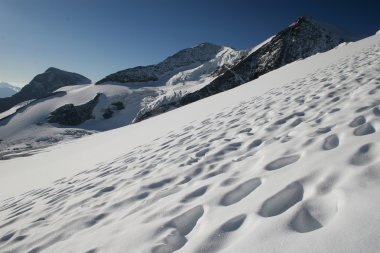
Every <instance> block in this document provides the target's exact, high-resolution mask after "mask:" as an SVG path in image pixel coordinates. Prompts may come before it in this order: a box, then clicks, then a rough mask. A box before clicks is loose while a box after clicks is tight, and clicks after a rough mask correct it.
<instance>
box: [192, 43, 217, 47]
mask: <svg viewBox="0 0 380 253" xmlns="http://www.w3.org/2000/svg"><path fill="white" fill-rule="evenodd" d="M201 47H221V46H219V45H216V44H213V43H210V42H202V43H199V44H197V45H196V46H194V47H193V48H201Z"/></svg>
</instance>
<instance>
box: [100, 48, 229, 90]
mask: <svg viewBox="0 0 380 253" xmlns="http://www.w3.org/2000/svg"><path fill="white" fill-rule="evenodd" d="M223 50H225V48H224V47H222V46H218V45H214V44H211V43H201V44H199V45H197V46H195V47H193V48H187V49H184V50H181V51H179V52H178V53H176V54H174V55H172V56H170V57H168V58H166V59H165V60H164V61H162V62H160V63H158V64H156V65H149V66H145V67H143V66H139V67H135V68H130V69H126V70H122V71H119V72H116V73H114V74H111V75H109V76H107V77H105V78H103V79H102V80H100V81H98V82H97V84H102V83H106V82H117V83H147V82H154V83H156V85H157V83H159V84H161V85H162V84H164V82H165V81H166V80H162V79H168V78H170V77H172V76H173V75H175V74H177V73H178V72H181V71H185V70H188V69H194V68H196V67H198V66H200V65H202V64H203V63H205V62H208V61H210V60H212V59H214V58H215V56H216V55H217V54H218V53H220V52H221V51H223ZM225 53H226V52H225ZM159 81H161V82H159ZM144 85H145V86H146V84H144ZM140 86H142V85H141V84H140Z"/></svg>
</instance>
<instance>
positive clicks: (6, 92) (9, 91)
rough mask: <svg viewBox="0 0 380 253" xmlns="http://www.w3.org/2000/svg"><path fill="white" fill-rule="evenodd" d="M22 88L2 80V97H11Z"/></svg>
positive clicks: (0, 94)
mask: <svg viewBox="0 0 380 253" xmlns="http://www.w3.org/2000/svg"><path fill="white" fill-rule="evenodd" d="M20 89H21V88H19V87H17V86H13V85H11V84H9V83H5V82H0V98H6V97H10V96H12V95H14V94H16V93H17V92H19V91H20Z"/></svg>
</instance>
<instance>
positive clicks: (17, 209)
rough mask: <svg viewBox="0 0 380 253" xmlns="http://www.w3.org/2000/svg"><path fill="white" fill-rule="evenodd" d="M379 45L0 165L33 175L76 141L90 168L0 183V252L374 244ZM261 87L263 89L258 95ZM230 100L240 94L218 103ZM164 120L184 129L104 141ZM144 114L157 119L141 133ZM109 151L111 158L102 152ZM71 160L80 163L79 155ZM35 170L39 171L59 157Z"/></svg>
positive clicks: (324, 248)
mask: <svg viewBox="0 0 380 253" xmlns="http://www.w3.org/2000/svg"><path fill="white" fill-rule="evenodd" d="M379 41H380V37H379V36H377V37H374V38H371V39H370V40H368V41H367V42H365V41H364V42H360V43H362V44H357V46H356V47H354V46H355V45H356V44H355V45H348V46H343V47H340V48H339V49H337V50H336V51H335V52H332V53H331V52H329V53H327V54H326V55H325V56H326V57H327V56H331V57H332V56H334V57H336V58H334V59H335V60H332V61H331V63H329V64H328V65H327V64H325V65H321V66H322V67H319V68H318V69H317V71H315V72H311V73H308V74H307V75H300V74H297V70H298V69H299V68H300V67H301V66H302V65H305V64H306V66H308V67H310V66H314V65H315V64H317V63H318V60H320V59H326V58H319V57H323V55H320V56H317V57H315V58H313V59H308V60H306V61H304V62H298V63H296V64H295V65H291V66H288V67H287V68H286V69H285V70H287V71H292V72H291V74H292V75H295V76H296V77H297V78H293V77H292V78H293V79H286V80H290V81H286V82H284V83H278V82H281V80H282V79H283V77H282V76H281V78H277V79H276V78H275V77H276V75H279V73H282V74H283V73H287V72H284V71H285V70H284V69H283V70H281V69H280V70H279V71H280V72H277V71H274V72H273V73H271V74H269V75H267V76H266V77H265V78H267V79H266V81H265V80H264V81H263V80H262V79H261V80H260V79H259V80H257V81H254V82H251V83H248V84H246V85H243V86H242V87H239V88H238V89H237V90H233V91H229V92H227V93H225V94H220V95H217V96H215V97H214V98H208V99H206V100H204V101H203V102H202V103H206V102H207V101H217V102H218V103H221V106H220V107H216V108H223V109H215V110H214V109H212V108H213V106H214V105H212V104H211V103H210V104H208V105H209V106H208V107H204V106H203V105H202V107H201V108H202V109H203V110H209V111H207V112H208V113H200V112H199V111H198V114H197V111H196V109H197V107H196V104H197V103H195V104H193V105H191V106H189V107H186V108H185V107H184V108H181V109H183V110H184V112H186V113H188V114H186V115H185V116H183V117H184V118H186V117H190V118H191V119H190V120H188V121H186V120H187V119H183V118H181V117H180V115H179V114H177V113H176V112H173V113H168V114H165V115H162V116H159V117H156V118H154V119H150V120H148V121H145V122H142V123H139V124H135V125H132V126H129V127H126V128H124V130H125V132H124V130H123V129H118V130H114V131H113V133H109V134H108V135H104V136H106V137H107V139H105V137H102V136H101V135H100V134H99V136H100V137H98V136H97V135H93V136H90V137H88V138H84V139H81V140H78V141H77V142H72V143H66V144H63V145H61V146H59V148H57V149H53V150H47V152H46V153H43V154H37V155H35V156H33V157H26V158H17V159H15V160H13V161H2V162H0V166H1V172H2V173H4V177H2V179H0V180H2V181H0V182H1V183H2V184H3V185H6V184H5V182H6V181H5V180H9V179H8V178H9V175H8V174H7V173H12V171H13V169H15V170H16V169H17V170H22V169H24V171H25V172H27V171H34V169H35V168H33V166H34V164H29V162H30V161H38V159H43V158H44V157H49V156H48V155H49V154H60V153H59V152H62V150H64V149H65V147H67V148H72V149H73V150H72V152H79V153H81V152H82V151H83V150H77V149H76V147H77V146H76V143H81V145H82V144H86V143H87V144H88V149H89V150H87V151H86V152H90V154H92V159H94V160H95V161H97V162H98V164H97V165H95V166H91V167H90V168H87V167H86V168H81V167H79V168H78V169H77V170H78V173H77V174H76V175H69V174H67V175H68V176H67V177H64V178H61V179H58V180H56V181H55V182H53V183H46V184H45V185H41V187H40V188H34V189H31V190H29V191H27V192H25V193H23V194H21V195H16V194H13V193H12V192H9V191H8V190H10V189H12V186H11V185H9V184H8V187H9V188H10V189H7V188H6V187H4V186H3V185H1V186H0V187H1V191H2V194H3V195H1V196H9V198H8V199H5V200H2V202H1V205H0V251H1V252H16V253H17V252H34V253H36V252H174V251H176V252H349V253H354V252H355V253H356V252H376V251H377V250H378V249H379V247H380V242H379V240H378V235H379V233H380V220H379V218H378V210H379V208H380V197H379V191H380V157H379V155H378V154H379V151H380V149H379V145H380V144H379V141H380V135H379V126H380V117H379V113H378V111H379V110H378V106H379V104H378V101H379V100H380V97H379V94H380V93H379V92H373V90H374V89H375V90H379V89H380V77H379V75H378V73H379V71H380V57H379V55H380V43H379ZM358 43H359V42H358ZM352 48H353V49H352ZM358 48H359V49H358ZM354 49H355V50H356V51H355V50H354ZM351 50H353V51H352V52H351ZM308 64H309V65H308ZM318 64H319V63H318ZM281 71H283V72H281ZM268 83H269V84H268ZM263 84H268V85H273V86H271V88H270V89H268V90H266V91H265V90H264V91H263V92H262V93H259V92H258V93H256V95H255V93H254V92H253V91H259V90H260V85H263ZM242 91H245V92H242ZM248 91H250V92H248ZM227 95H228V96H227ZM219 96H220V97H219ZM231 96H232V97H234V98H236V99H237V101H233V102H231V101H230V102H229V103H228V104H227V105H226V104H225V102H226V100H225V99H226V98H229V97H231ZM194 108H195V109H194ZM185 109H186V111H185ZM199 115H201V116H199ZM171 117H172V118H171ZM175 121H181V122H184V123H183V124H178V125H175V127H173V129H172V130H170V132H169V133H166V134H159V135H157V136H155V137H154V140H153V141H149V142H144V141H141V142H138V143H136V145H135V146H133V147H131V146H128V148H126V147H124V146H123V145H116V144H115V143H117V142H118V140H119V139H123V138H125V143H127V142H128V141H133V138H132V137H133V136H131V135H128V133H127V130H128V131H134V130H136V129H139V128H141V129H151V130H152V128H155V127H157V128H158V127H165V126H166V125H165V124H169V123H170V124H174V123H173V122H175ZM151 122H153V123H155V124H158V123H161V125H149V127H150V128H148V127H147V126H148V123H151ZM168 122H169V123H168ZM177 126H180V127H177ZM152 131H153V130H152ZM123 134H125V135H127V136H126V137H125V136H124V135H123ZM142 134H149V133H146V132H145V133H142ZM101 137H102V139H98V138H101ZM140 138H142V139H143V138H144V136H141V137H140ZM96 140H106V141H107V143H105V142H96ZM123 140H124V139H123ZM95 144H96V145H95ZM78 145H79V144H78ZM103 145H104V146H106V147H107V148H101V147H102V146H103ZM113 145H115V147H114V146H113ZM99 146H100V147H99ZM126 146H127V145H126ZM80 147H82V146H80ZM112 148H114V150H113V149H112ZM93 149H94V150H101V151H102V152H98V153H96V152H94V153H92V152H93V151H92V150H93ZM86 152H85V151H83V154H84V153H86ZM112 152H114V153H117V155H115V157H114V158H112V159H104V158H103V157H109V156H108V155H110V153H112ZM73 157H77V159H78V160H76V163H75V164H78V165H77V166H79V165H80V164H82V163H81V161H80V159H82V157H86V156H84V155H82V154H81V155H78V156H75V155H70V157H69V158H71V159H73ZM18 159H20V160H18ZM22 159H25V160H22ZM62 159H67V158H66V157H64V158H62ZM59 161H63V160H59ZM20 164H24V165H25V166H26V165H28V166H30V167H25V168H20V167H19V166H16V165H20ZM42 164H43V165H42ZM40 165H41V166H46V170H45V172H46V173H47V174H48V173H51V171H55V166H56V165H57V164H56V161H44V163H40ZM6 166H9V167H7V168H5V167H6ZM60 166H62V165H60ZM67 169H68V170H69V169H71V168H67ZM7 170H11V171H9V172H8V171H7ZM55 172H56V173H58V172H57V171H55ZM60 173H62V172H60ZM35 176H36V177H39V176H40V175H35ZM28 180H35V179H33V177H30V178H28ZM13 183H14V184H21V182H13ZM13 183H12V184H13ZM7 191H8V192H7Z"/></svg>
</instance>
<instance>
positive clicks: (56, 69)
mask: <svg viewBox="0 0 380 253" xmlns="http://www.w3.org/2000/svg"><path fill="white" fill-rule="evenodd" d="M58 71H63V70H61V69H58V68H55V67H49V68H48V69H47V70H45V72H44V73H48V72H58Z"/></svg>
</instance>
